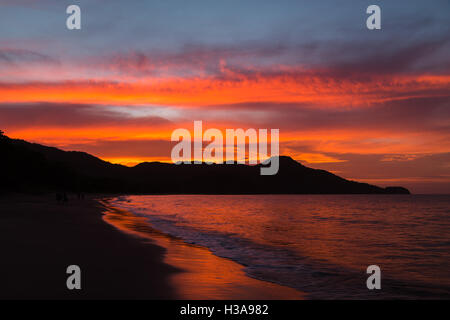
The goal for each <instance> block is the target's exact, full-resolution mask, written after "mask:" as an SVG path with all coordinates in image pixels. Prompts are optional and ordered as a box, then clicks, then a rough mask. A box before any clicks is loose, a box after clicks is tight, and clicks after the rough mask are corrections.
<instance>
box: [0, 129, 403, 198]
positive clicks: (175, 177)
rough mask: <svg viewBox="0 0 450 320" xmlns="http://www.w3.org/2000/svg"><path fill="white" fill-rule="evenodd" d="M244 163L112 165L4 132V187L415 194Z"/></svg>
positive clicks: (283, 161)
mask: <svg viewBox="0 0 450 320" xmlns="http://www.w3.org/2000/svg"><path fill="white" fill-rule="evenodd" d="M260 166H261V165H255V166H249V165H242V164H235V165H226V164H212V165H207V164H196V165H193V164H180V165H176V164H169V163H160V162H151V163H148V162H146V163H141V164H139V165H137V166H135V167H126V166H123V165H118V164H111V163H109V162H106V161H103V160H101V159H99V158H96V157H94V156H92V155H90V154H87V153H84V152H76V151H62V150H60V149H57V148H53V147H47V146H43V145H40V144H35V143H29V142H26V141H23V140H17V139H10V138H8V137H6V136H5V135H3V134H0V168H1V172H0V181H1V184H0V191H2V192H53V191H67V192H96V193H145V194H154V193H164V194H409V191H408V190H407V189H405V188H402V187H388V188H381V187H377V186H374V185H370V184H367V183H359V182H354V181H349V180H346V179H343V178H341V177H339V176H336V175H334V174H332V173H330V172H327V171H325V170H318V169H312V168H308V167H305V166H303V165H302V164H300V163H299V162H297V161H295V160H293V159H292V158H290V157H286V156H281V157H280V167H279V172H278V174H276V175H273V176H261V175H260Z"/></svg>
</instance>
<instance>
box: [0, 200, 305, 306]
mask: <svg viewBox="0 0 450 320" xmlns="http://www.w3.org/2000/svg"><path fill="white" fill-rule="evenodd" d="M105 199H106V197H100V196H90V197H87V198H86V199H84V200H78V199H75V197H74V196H72V197H71V198H69V202H68V203H67V204H64V205H63V204H58V203H57V202H56V200H55V198H54V196H53V195H45V196H42V195H41V196H23V195H12V196H11V195H8V196H2V197H1V198H0V243H1V252H2V259H1V263H0V272H1V274H2V275H4V277H3V279H2V285H1V286H0V299H301V298H302V297H303V295H302V294H301V293H300V292H298V291H296V290H294V289H291V288H287V287H283V286H279V285H277V284H273V283H270V282H265V281H260V280H257V279H253V278H250V277H248V276H246V275H245V273H244V272H243V271H242V269H243V267H242V266H241V265H239V264H237V263H235V262H233V261H231V260H228V259H223V258H219V257H217V256H214V255H213V254H212V253H211V252H210V251H209V250H207V249H205V248H202V247H198V246H193V245H188V244H186V243H184V242H183V241H181V240H180V239H175V238H171V237H168V236H167V235H164V234H161V233H160V232H158V231H157V230H155V229H153V228H152V227H151V226H150V225H149V224H147V223H146V222H145V221H144V220H143V218H139V217H136V216H134V215H132V214H131V213H129V212H126V211H124V210H120V209H118V208H114V207H111V206H110V205H109V204H108V202H107V201H106V200H105ZM69 265H78V266H80V268H81V272H82V289H81V290H68V289H67V287H66V279H67V277H68V276H69V275H67V274H66V268H67V267H68V266H69Z"/></svg>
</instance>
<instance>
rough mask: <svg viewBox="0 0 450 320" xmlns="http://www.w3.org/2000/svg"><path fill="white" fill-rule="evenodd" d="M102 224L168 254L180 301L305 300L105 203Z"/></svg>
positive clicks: (171, 278) (290, 290)
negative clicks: (113, 227) (159, 248)
mask: <svg viewBox="0 0 450 320" xmlns="http://www.w3.org/2000/svg"><path fill="white" fill-rule="evenodd" d="M102 203H103V205H104V206H105V213H106V214H105V216H104V220H105V221H106V222H108V223H110V224H112V225H114V226H115V227H116V228H118V229H119V230H121V231H123V232H125V233H129V234H132V235H135V236H137V237H142V238H147V239H149V240H151V241H153V242H154V243H156V244H157V245H159V246H162V247H164V248H165V249H166V250H167V251H166V254H165V255H164V262H166V263H167V264H169V265H172V266H174V267H176V268H179V269H181V270H182V272H178V273H174V274H172V275H171V277H170V283H171V285H172V286H173V287H175V288H176V294H177V298H179V299H202V300H203V299H229V300H240V299H256V300H260V299H261V300H273V299H275V300H280V299H283V300H285V299H286V300H287V299H304V298H305V295H304V294H303V293H301V292H299V291H297V290H295V289H292V288H288V287H285V286H280V285H278V284H274V283H271V282H267V281H261V280H258V279H254V278H250V277H248V276H247V275H246V274H245V272H244V270H243V269H244V267H243V266H242V265H240V264H238V263H236V262H233V261H231V260H229V259H225V258H220V257H217V256H215V255H214V254H212V253H211V251H210V250H208V249H206V248H204V247H201V246H196V245H192V244H188V243H186V242H184V241H183V240H181V239H178V238H175V237H171V236H169V235H167V234H164V233H161V232H160V231H158V230H156V229H154V228H152V226H151V225H150V224H149V223H147V221H146V219H145V218H143V217H137V216H135V215H134V214H132V213H130V212H128V211H126V210H122V209H119V208H115V207H113V206H111V205H110V204H109V202H108V201H107V200H104V201H102Z"/></svg>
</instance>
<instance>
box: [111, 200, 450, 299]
mask: <svg viewBox="0 0 450 320" xmlns="http://www.w3.org/2000/svg"><path fill="white" fill-rule="evenodd" d="M111 204H112V205H114V206H117V207H121V208H123V209H127V210H129V211H131V212H133V213H134V214H136V215H138V216H143V217H145V218H147V220H148V222H149V223H150V224H151V225H152V226H153V227H154V228H156V229H158V230H159V231H161V232H163V233H165V234H168V235H171V236H174V237H177V238H180V239H182V240H183V241H185V242H187V243H191V244H196V245H200V246H203V247H206V248H208V249H210V250H211V251H212V252H213V254H215V255H217V256H220V257H224V258H229V259H232V260H234V261H236V262H238V263H239V264H241V265H242V266H243V267H244V270H245V272H246V273H247V275H248V276H250V277H254V278H257V279H261V280H265V281H270V282H274V283H278V284H281V285H284V286H289V287H292V288H295V289H298V290H300V291H302V292H305V293H306V295H307V297H308V298H312V299H392V298H400V299H416V298H418V299H427V298H447V299H448V298H450V196H449V195H155V196H124V197H118V198H116V199H114V200H113V201H111ZM369 265H378V266H379V267H380V268H381V290H368V289H367V287H366V280H367V277H368V276H369V275H368V274H367V273H366V269H367V267H368V266H369Z"/></svg>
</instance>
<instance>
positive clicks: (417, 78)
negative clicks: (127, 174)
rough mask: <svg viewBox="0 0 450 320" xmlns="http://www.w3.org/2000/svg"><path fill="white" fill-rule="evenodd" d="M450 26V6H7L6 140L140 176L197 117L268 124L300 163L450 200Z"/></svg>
mask: <svg viewBox="0 0 450 320" xmlns="http://www.w3.org/2000/svg"><path fill="white" fill-rule="evenodd" d="M70 4H77V5H79V6H80V7H81V16H82V22H81V23H82V29H81V30H68V29H67V28H66V18H67V17H68V15H67V14H66V8H67V6H68V5H70ZM370 4H378V5H379V6H380V7H381V9H382V29H381V30H374V31H370V30H368V29H367V28H366V22H365V21H366V18H367V16H368V15H367V14H366V13H365V11H366V8H367V6H368V5H370ZM449 18H450V2H449V1H448V0H436V1H356V0H355V1H293V0H292V1H280V0H277V1H262V0H258V1H256V0H255V1H253V0H252V1H243V0H240V1H234V0H226V1H225V0H222V1H218V0H208V1H197V0H193V1H172V0H161V1H160V0H151V1H100V0H86V1H77V0H72V1H62V0H59V1H56V0H55V1H49V0H40V1H32V0H0V129H1V130H3V131H5V133H6V134H7V135H8V136H10V137H12V138H21V139H25V140H28V141H32V142H38V143H42V144H46V145H51V146H56V147H59V148H62V149H64V150H80V151H85V152H88V153H91V154H93V155H95V156H98V157H100V158H102V159H104V160H107V161H111V162H114V163H122V164H126V165H135V164H137V163H139V162H142V161H156V160H157V161H170V152H171V148H172V146H173V143H171V142H170V135H171V133H172V131H173V130H174V129H176V128H187V129H189V130H193V121H194V120H202V121H203V123H204V126H205V127H206V128H208V127H214V128H219V129H223V130H225V128H243V129H247V128H256V129H258V128H268V129H270V128H277V129H280V143H281V144H280V153H281V154H284V155H290V156H292V157H293V158H294V159H296V160H298V161H300V162H301V163H303V164H305V165H307V166H311V167H315V168H322V169H326V170H329V171H332V172H334V173H336V174H338V175H340V176H343V177H345V178H348V179H353V180H358V181H364V182H369V183H373V184H377V185H380V186H389V185H402V186H405V187H407V188H409V189H410V190H411V191H412V192H414V193H450V19H449Z"/></svg>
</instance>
